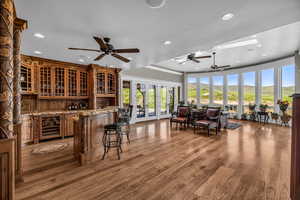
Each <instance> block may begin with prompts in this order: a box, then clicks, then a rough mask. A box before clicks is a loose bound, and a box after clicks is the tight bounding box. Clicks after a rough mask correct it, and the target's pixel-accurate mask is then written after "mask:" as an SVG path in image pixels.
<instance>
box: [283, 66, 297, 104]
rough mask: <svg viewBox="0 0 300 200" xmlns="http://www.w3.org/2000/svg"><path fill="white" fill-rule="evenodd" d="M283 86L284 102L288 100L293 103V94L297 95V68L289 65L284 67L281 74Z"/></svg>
mask: <svg viewBox="0 0 300 200" xmlns="http://www.w3.org/2000/svg"><path fill="white" fill-rule="evenodd" d="M281 80H282V86H281V95H282V100H286V101H288V102H289V103H290V105H291V103H292V97H290V96H291V95H292V94H294V93H295V66H294V65H287V66H284V67H282V74H281Z"/></svg>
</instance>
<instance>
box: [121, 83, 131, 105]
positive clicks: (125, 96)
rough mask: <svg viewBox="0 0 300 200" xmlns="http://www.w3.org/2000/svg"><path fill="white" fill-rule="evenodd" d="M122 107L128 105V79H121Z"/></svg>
mask: <svg viewBox="0 0 300 200" xmlns="http://www.w3.org/2000/svg"><path fill="white" fill-rule="evenodd" d="M122 98H123V107H127V106H129V105H130V81H123V89H122Z"/></svg>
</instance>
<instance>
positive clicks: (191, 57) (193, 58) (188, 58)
mask: <svg viewBox="0 0 300 200" xmlns="http://www.w3.org/2000/svg"><path fill="white" fill-rule="evenodd" d="M204 58H211V56H196V54H195V53H191V54H189V55H187V56H186V58H185V60H184V61H181V62H179V64H181V65H183V64H185V63H186V62H189V61H193V62H195V63H200V60H198V59H204ZM175 60H182V59H178V58H177V59H176V58H175Z"/></svg>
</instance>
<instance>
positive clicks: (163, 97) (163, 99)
mask: <svg viewBox="0 0 300 200" xmlns="http://www.w3.org/2000/svg"><path fill="white" fill-rule="evenodd" d="M160 114H161V115H165V114H167V88H166V87H164V86H161V87H160Z"/></svg>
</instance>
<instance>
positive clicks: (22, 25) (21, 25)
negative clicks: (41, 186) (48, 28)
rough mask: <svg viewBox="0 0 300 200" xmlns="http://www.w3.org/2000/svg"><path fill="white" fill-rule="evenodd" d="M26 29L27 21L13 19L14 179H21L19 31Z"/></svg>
mask: <svg viewBox="0 0 300 200" xmlns="http://www.w3.org/2000/svg"><path fill="white" fill-rule="evenodd" d="M25 29H27V22H26V21H25V20H22V19H18V18H16V19H15V21H14V35H13V36H14V50H13V52H14V77H13V88H14V92H13V103H14V106H13V123H14V135H15V138H16V150H15V153H16V156H15V158H16V180H17V181H22V180H23V179H22V174H23V173H22V171H23V169H22V134H21V133H22V131H21V126H22V120H21V84H20V81H21V53H20V48H21V32H22V31H23V30H25Z"/></svg>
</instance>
